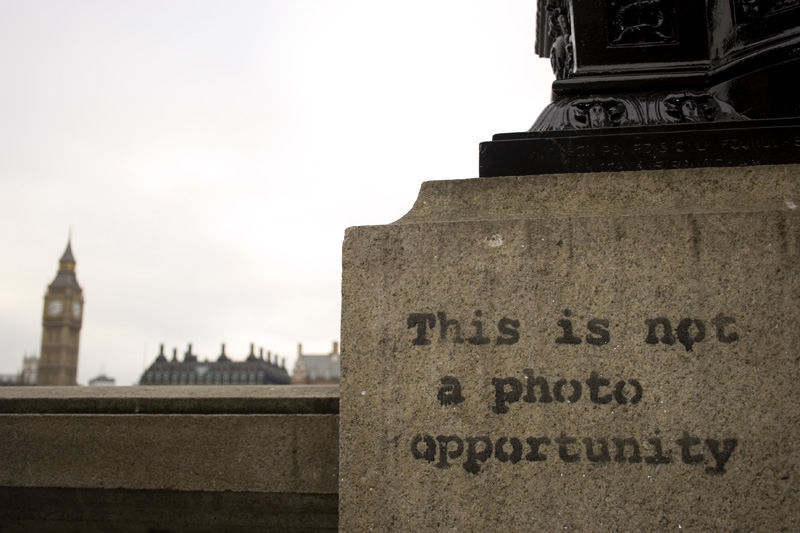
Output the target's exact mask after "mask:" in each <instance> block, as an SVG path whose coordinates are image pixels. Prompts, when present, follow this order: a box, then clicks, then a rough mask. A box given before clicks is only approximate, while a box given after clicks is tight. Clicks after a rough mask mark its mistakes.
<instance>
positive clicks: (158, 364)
mask: <svg viewBox="0 0 800 533" xmlns="http://www.w3.org/2000/svg"><path fill="white" fill-rule="evenodd" d="M289 383H290V378H289V373H288V372H287V371H286V360H285V359H283V361H280V362H279V360H278V356H277V355H275V356H274V357H273V355H272V353H270V352H267V355H266V358H265V357H264V349H263V348H260V349H259V354H258V355H256V353H255V346H254V345H253V344H250V353H249V354H248V355H247V358H246V359H245V360H244V361H233V360H232V359H230V358H229V357H228V355H227V354H226V353H225V344H224V343H223V344H222V349H221V352H220V354H219V356H218V358H217V360H216V361H209V360H208V359H205V360H203V361H200V360H199V358H198V357H197V355H196V354H194V353H192V345H191V344H189V346H188V349H187V350H186V352H185V353H184V354H183V360H182V361H179V360H178V350H177V348H173V350H172V359H171V360H170V359H167V357H166V355H165V354H164V345H163V344H161V345H160V348H159V353H158V356H157V357H156V360H155V361H154V362H153V364H152V365H150V367H149V368H148V369H147V370H145V371H144V373H143V374H142V378H141V379H140V380H139V384H140V385H288V384H289Z"/></svg>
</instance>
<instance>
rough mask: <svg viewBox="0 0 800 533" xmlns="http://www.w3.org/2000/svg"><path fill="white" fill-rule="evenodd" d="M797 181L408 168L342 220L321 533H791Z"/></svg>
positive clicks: (799, 247) (778, 173) (700, 173)
mask: <svg viewBox="0 0 800 533" xmlns="http://www.w3.org/2000/svg"><path fill="white" fill-rule="evenodd" d="M798 172H800V166H792V165H784V166H760V167H748V168H701V169H687V170H673V171H648V172H620V173H595V174H566V175H565V174H562V175H559V176H552V175H544V176H536V177H508V178H496V179H491V180H464V181H447V182H430V183H426V184H424V185H423V187H422V190H421V192H420V196H419V199H418V200H417V203H416V205H415V206H414V208H413V209H412V210H411V212H410V213H409V214H408V215H406V216H405V217H404V218H403V219H401V220H399V221H397V222H395V223H394V224H389V225H386V226H375V227H356V228H351V229H349V230H348V231H347V234H346V237H345V242H344V252H343V287H342V291H343V301H342V348H343V354H342V371H343V379H342V384H341V426H340V443H341V444H340V487H339V488H340V528H341V530H342V531H437V530H440V531H459V530H460V531H523V530H525V531H556V530H566V531H678V530H684V531H710V530H717V531H732V530H737V529H738V530H742V531H779V530H786V531H790V530H798V529H800V507H798V505H797V502H798V497H799V496H800V492H799V491H798V489H800V477H798V476H800V470H799V469H798V464H797V463H798V458H799V457H800V439H799V437H800V425H798V422H800V352H798V348H797V346H798V343H799V342H800V332H798V326H797V322H798V318H799V317H800V313H798V311H800V299H799V298H800V282H799V281H800V278H799V277H798V273H799V272H800V218H798V211H797V208H798V205H800V180H798V178H797V176H798Z"/></svg>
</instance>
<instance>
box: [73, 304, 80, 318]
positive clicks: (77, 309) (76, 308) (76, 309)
mask: <svg viewBox="0 0 800 533" xmlns="http://www.w3.org/2000/svg"><path fill="white" fill-rule="evenodd" d="M72 316H74V317H75V318H78V317H80V316H81V303H80V302H74V303H73V304H72Z"/></svg>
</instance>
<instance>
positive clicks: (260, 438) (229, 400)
mask: <svg viewBox="0 0 800 533" xmlns="http://www.w3.org/2000/svg"><path fill="white" fill-rule="evenodd" d="M338 412H339V399H338V387H302V386H292V387H285V386H284V387H189V388H187V387H175V388H173V387H158V388H149V387H131V388H127V387H111V388H63V389H62V388H49V387H29V388H4V389H2V390H0V428H2V435H3V437H2V438H1V439H0V457H2V458H3V461H2V463H0V524H2V528H0V529H2V531H3V532H12V531H53V532H61V531H82V532H83V531H89V532H91V531H109V530H113V531H125V532H128V531H130V532H138V531H163V532H167V531H190V532H201V531H222V530H224V531H253V530H258V531H334V530H336V527H337V499H338V498H337V477H338V440H337V439H338Z"/></svg>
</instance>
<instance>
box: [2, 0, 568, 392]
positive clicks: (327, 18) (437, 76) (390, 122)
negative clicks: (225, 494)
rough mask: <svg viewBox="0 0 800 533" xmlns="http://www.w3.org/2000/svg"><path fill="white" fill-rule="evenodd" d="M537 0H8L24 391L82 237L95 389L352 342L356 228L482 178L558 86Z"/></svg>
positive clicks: (17, 333)
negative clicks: (347, 237) (192, 360)
mask: <svg viewBox="0 0 800 533" xmlns="http://www.w3.org/2000/svg"><path fill="white" fill-rule="evenodd" d="M534 4H535V1H534V0H404V1H403V2H398V1H389V0H337V1H334V0H226V1H222V0H215V1H209V0H158V1H153V0H135V1H134V0H127V1H117V0H0V74H1V75H2V80H3V81H2V83H0V146H1V147H2V150H1V151H0V180H2V181H0V184H1V185H0V192H1V194H0V201H1V202H2V209H0V250H2V258H3V260H2V261H0V373H11V372H15V371H18V370H19V368H20V366H21V361H22V356H23V354H24V353H25V352H35V353H37V354H38V352H39V345H40V342H41V313H42V302H43V300H42V298H43V296H44V292H45V290H46V287H47V284H48V283H50V282H51V281H52V279H53V278H54V277H55V274H56V270H57V267H58V259H59V257H60V256H61V253H62V252H63V250H64V247H65V245H66V242H67V235H68V231H69V228H70V226H72V231H73V240H72V244H73V252H74V254H75V257H76V260H77V275H78V281H79V282H80V283H81V285H82V287H83V290H84V297H85V300H86V304H85V311H84V319H83V329H82V332H81V348H80V360H79V372H78V381H79V382H80V383H86V382H87V381H88V380H89V379H90V378H92V377H94V376H95V375H97V374H98V373H100V372H101V371H105V372H106V373H107V374H109V375H111V376H113V377H115V378H117V383H118V384H122V385H128V384H132V383H134V382H136V381H137V380H138V378H139V376H140V374H141V372H142V370H143V366H144V365H146V364H147V365H149V364H150V363H151V362H152V360H153V359H154V358H155V355H156V352H157V349H158V344H159V343H161V342H163V343H165V344H166V345H167V348H168V349H171V348H172V347H173V346H177V347H178V348H179V351H180V352H181V353H182V352H183V351H184V350H185V346H186V344H187V343H188V342H192V343H193V344H194V347H195V350H194V351H195V352H196V353H198V354H199V355H200V356H201V357H202V356H208V357H211V358H216V356H217V355H218V354H219V345H220V343H222V342H226V343H227V347H228V349H227V352H228V354H229V355H230V356H232V357H234V358H236V359H241V358H242V357H244V355H245V354H246V353H247V350H248V346H249V343H250V342H255V343H256V345H257V346H263V347H264V348H265V349H268V350H272V351H273V352H278V353H279V354H281V355H282V356H286V357H287V367H289V368H290V370H291V366H292V365H293V364H294V359H295V354H296V344H297V343H298V342H302V343H303V344H304V348H305V351H307V352H312V353H327V351H328V350H329V349H330V344H331V342H332V341H333V340H335V339H338V337H339V313H340V276H341V266H340V263H341V261H340V257H341V244H342V237H343V233H344V229H345V227H347V226H353V225H367V224H385V223H389V222H392V221H394V220H396V219H397V218H399V217H401V216H402V215H403V214H404V213H405V212H406V211H408V209H410V208H411V206H412V204H413V202H414V199H415V198H416V194H417V191H418V189H419V185H420V184H421V183H422V182H423V181H427V180H431V179H453V178H469V177H474V176H476V175H477V172H478V143H479V142H481V141H485V140H489V139H490V138H491V135H492V134H494V133H500V132H509V131H523V130H526V129H528V128H529V127H530V125H531V124H532V123H533V121H534V119H535V118H536V116H537V115H538V114H539V112H540V111H541V110H542V108H543V107H544V106H545V105H546V103H547V102H548V100H549V94H550V84H551V83H552V78H553V76H552V72H551V70H550V66H549V64H548V62H547V60H542V59H539V58H537V57H536V56H535V55H534V53H533V43H534Z"/></svg>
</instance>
